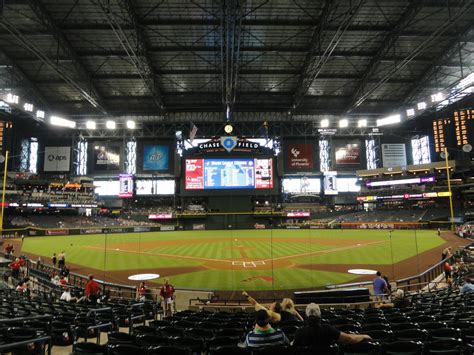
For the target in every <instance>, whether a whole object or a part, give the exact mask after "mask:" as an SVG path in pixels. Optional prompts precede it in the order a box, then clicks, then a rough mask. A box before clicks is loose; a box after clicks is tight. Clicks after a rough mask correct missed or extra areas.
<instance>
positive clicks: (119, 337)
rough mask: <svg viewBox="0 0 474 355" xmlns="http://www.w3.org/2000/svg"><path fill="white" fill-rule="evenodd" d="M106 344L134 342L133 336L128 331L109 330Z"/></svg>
mask: <svg viewBox="0 0 474 355" xmlns="http://www.w3.org/2000/svg"><path fill="white" fill-rule="evenodd" d="M107 339H108V344H134V343H135V337H134V336H133V335H131V334H128V333H122V332H109V333H108V336H107Z"/></svg>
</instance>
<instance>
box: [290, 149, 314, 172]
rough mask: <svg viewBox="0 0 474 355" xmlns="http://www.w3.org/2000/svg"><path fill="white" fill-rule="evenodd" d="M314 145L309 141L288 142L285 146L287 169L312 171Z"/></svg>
mask: <svg viewBox="0 0 474 355" xmlns="http://www.w3.org/2000/svg"><path fill="white" fill-rule="evenodd" d="M313 151H314V145H313V144H311V143H290V144H288V145H287V146H286V159H287V161H286V163H287V164H286V166H287V169H288V170H298V171H312V170H313V166H314V153H313Z"/></svg>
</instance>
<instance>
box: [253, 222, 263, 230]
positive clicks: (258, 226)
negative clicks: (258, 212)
mask: <svg viewBox="0 0 474 355" xmlns="http://www.w3.org/2000/svg"><path fill="white" fill-rule="evenodd" d="M254 227H255V229H265V224H263V223H255V224H254Z"/></svg>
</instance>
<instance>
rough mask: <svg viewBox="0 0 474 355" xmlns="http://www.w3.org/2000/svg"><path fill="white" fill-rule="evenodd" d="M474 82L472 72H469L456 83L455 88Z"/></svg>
mask: <svg viewBox="0 0 474 355" xmlns="http://www.w3.org/2000/svg"><path fill="white" fill-rule="evenodd" d="M472 84H474V73H471V74H469V75H468V76H466V77H465V78H464V79H462V80H461V81H460V82H459V83H458V85H456V89H459V90H462V89H465V88H467V87H468V86H471V85H472Z"/></svg>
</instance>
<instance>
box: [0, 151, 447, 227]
mask: <svg viewBox="0 0 474 355" xmlns="http://www.w3.org/2000/svg"><path fill="white" fill-rule="evenodd" d="M444 159H445V161H446V176H447V177H448V192H449V209H450V212H451V230H452V231H454V210H453V194H452V192H451V176H450V173H449V163H448V150H447V149H446V147H444ZM2 208H3V207H2Z"/></svg>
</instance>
